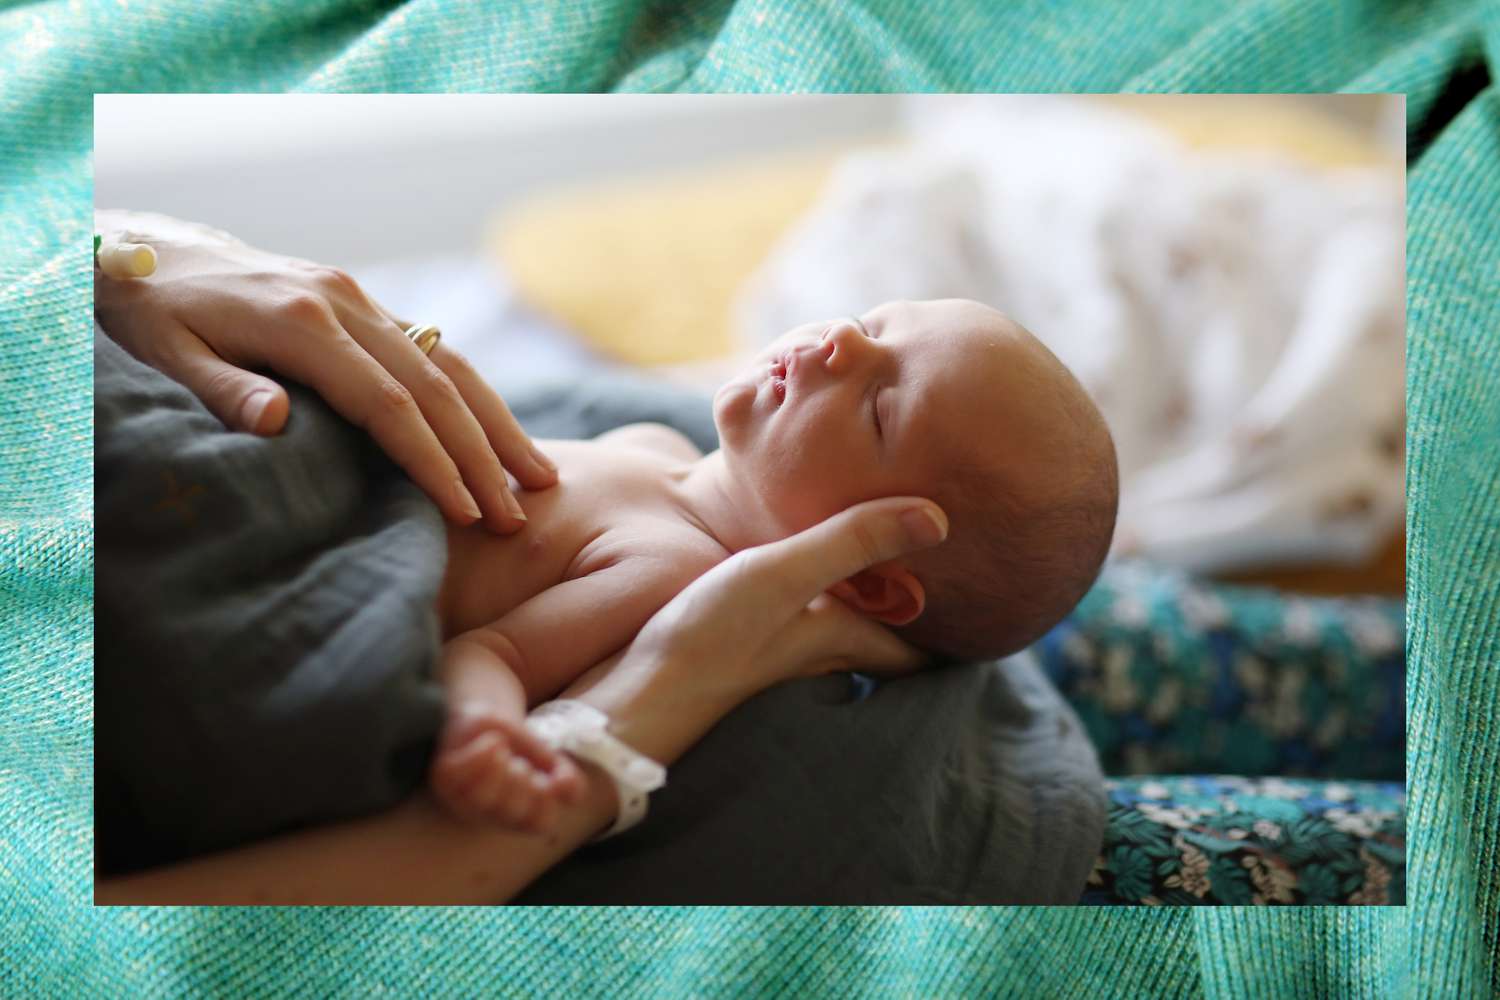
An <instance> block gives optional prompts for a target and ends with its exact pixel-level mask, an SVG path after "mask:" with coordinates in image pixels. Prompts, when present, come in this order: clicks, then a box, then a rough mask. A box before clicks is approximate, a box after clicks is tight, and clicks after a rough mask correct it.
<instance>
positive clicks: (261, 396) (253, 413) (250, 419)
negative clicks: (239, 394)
mask: <svg viewBox="0 0 1500 1000" xmlns="http://www.w3.org/2000/svg"><path fill="white" fill-rule="evenodd" d="M271 395H272V393H271V390H269V389H257V390H256V391H255V392H252V393H251V394H250V395H248V396H246V397H245V401H244V402H243V403H241V404H240V420H242V421H243V422H244V425H245V429H246V430H248V431H250V432H251V433H254V431H255V429H256V428H257V427H259V426H260V418H261V414H263V413H265V412H266V407H267V406H269V405H270V403H271Z"/></svg>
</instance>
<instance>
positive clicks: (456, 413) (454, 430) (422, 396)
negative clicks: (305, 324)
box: [334, 279, 526, 533]
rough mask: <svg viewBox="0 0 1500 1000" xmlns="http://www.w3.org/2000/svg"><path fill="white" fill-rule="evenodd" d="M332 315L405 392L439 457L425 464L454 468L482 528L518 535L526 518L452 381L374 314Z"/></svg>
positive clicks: (352, 310) (344, 311) (338, 308)
mask: <svg viewBox="0 0 1500 1000" xmlns="http://www.w3.org/2000/svg"><path fill="white" fill-rule="evenodd" d="M351 280H352V279H351ZM356 287H357V286H356ZM334 312H335V315H337V316H338V319H339V322H340V323H341V324H343V327H344V329H345V330H347V331H348V332H349V334H350V336H352V337H353V338H354V339H355V341H356V342H358V343H359V345H360V346H361V347H363V348H364V349H365V350H366V351H367V352H368V353H369V354H370V356H371V357H372V358H374V359H375V361H376V362H377V363H378V364H379V365H380V366H381V367H383V368H384V369H385V370H386V371H387V372H389V373H390V375H391V377H393V378H395V380H396V381H397V382H399V383H400V384H401V385H402V386H404V387H405V388H406V389H407V391H408V392H410V394H411V396H412V399H413V400H414V401H415V402H416V405H417V408H418V409H419V410H420V411H421V414H422V417H423V418H424V419H425V420H426V422H427V425H428V427H429V428H430V429H431V431H432V434H433V436H434V437H435V438H436V441H437V446H438V448H439V450H440V451H441V452H442V454H434V455H431V456H429V457H428V459H427V461H428V462H429V464H437V463H440V462H442V461H444V460H446V461H448V462H451V463H452V464H453V465H455V466H456V467H457V468H458V470H459V474H460V475H461V476H462V477H463V480H464V482H465V483H466V484H467V486H468V489H469V492H470V494H471V495H472V496H474V498H475V499H477V500H478V501H479V506H480V509H481V510H482V511H483V514H484V519H485V524H486V525H487V526H489V527H490V528H492V529H494V530H496V531H498V532H504V533H510V532H514V531H516V530H518V529H519V528H520V527H521V525H522V524H524V523H525V521H526V515H525V513H524V512H523V511H522V509H521V505H520V503H519V502H518V501H517V500H516V498H515V496H514V495H513V494H512V493H511V491H510V487H509V485H508V484H507V482H506V479H505V470H504V469H503V468H501V466H500V460H499V458H497V457H496V455H495V452H494V451H493V450H492V449H491V447H490V443H489V441H488V440H487V438H486V435H485V432H484V430H483V428H481V427H480V426H479V422H478V421H477V420H475V419H474V414H473V413H471V412H470V410H469V407H468V404H467V403H466V402H465V400H464V397H463V395H462V394H461V393H460V392H459V391H458V387H457V386H456V385H454V383H453V380H452V379H450V378H449V377H448V376H447V375H446V374H445V373H444V372H443V371H442V370H441V369H439V368H438V367H437V366H436V365H434V364H433V363H432V361H431V360H430V359H429V358H428V357H426V356H425V355H423V353H422V352H421V350H419V349H418V348H417V347H416V346H415V345H414V344H412V343H411V341H410V340H408V339H407V337H406V334H405V333H404V331H402V330H401V329H400V328H399V327H397V326H396V324H395V323H394V322H393V321H391V320H390V319H388V318H387V317H386V316H385V315H384V314H383V313H380V312H379V311H378V310H375V309H373V308H359V307H346V306H344V305H342V304H339V303H335V305H334Z"/></svg>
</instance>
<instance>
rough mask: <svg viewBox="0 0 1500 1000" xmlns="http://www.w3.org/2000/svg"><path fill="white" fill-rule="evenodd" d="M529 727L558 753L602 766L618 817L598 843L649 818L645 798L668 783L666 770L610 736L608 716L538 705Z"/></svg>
mask: <svg viewBox="0 0 1500 1000" xmlns="http://www.w3.org/2000/svg"><path fill="white" fill-rule="evenodd" d="M526 726H527V728H529V729H530V730H531V731H532V732H534V733H536V735H537V736H538V737H539V738H540V739H541V740H542V741H543V742H545V743H546V744H547V745H548V746H550V747H551V748H552V749H554V750H562V751H564V752H566V753H570V754H572V755H573V756H575V757H577V758H579V759H580V760H586V761H589V762H591V763H594V764H597V765H599V767H600V768H601V769H602V770H603V771H604V773H606V774H608V775H609V776H610V778H611V779H612V780H613V781H614V783H615V791H616V792H618V793H619V798H620V814H619V815H618V816H616V817H615V822H614V825H612V826H611V827H610V828H609V829H608V830H605V831H604V832H603V833H601V834H600V835H599V836H597V837H595V838H594V840H596V841H597V840H603V839H604V838H605V837H613V836H614V835H615V834H617V833H624V832H625V831H626V830H628V829H630V828H631V827H633V826H635V825H636V824H637V823H639V822H640V821H641V820H643V819H645V817H646V798H647V796H648V795H650V793H651V792H654V791H655V790H656V789H658V788H660V787H661V786H662V785H665V784H666V783H667V769H666V768H664V767H662V766H661V765H660V764H658V763H657V762H656V761H654V760H652V759H651V758H649V757H647V756H645V755H644V754H641V753H637V752H636V751H635V750H632V749H631V748H630V747H628V746H626V745H625V744H624V743H621V742H620V741H619V740H617V739H615V738H614V737H613V736H611V735H610V734H609V716H607V715H605V714H604V713H603V712H601V711H599V710H598V709H597V708H595V707H594V706H592V705H587V704H584V703H583V702H581V701H574V700H572V699H568V698H564V699H562V700H559V701H549V702H547V703H546V704H543V705H538V706H537V707H536V708H534V709H532V710H531V712H530V714H528V715H527V716H526Z"/></svg>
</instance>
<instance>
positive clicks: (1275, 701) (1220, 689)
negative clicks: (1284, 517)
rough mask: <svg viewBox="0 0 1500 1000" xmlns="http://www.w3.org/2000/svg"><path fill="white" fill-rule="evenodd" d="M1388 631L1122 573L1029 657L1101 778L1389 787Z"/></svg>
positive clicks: (1397, 657)
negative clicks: (1327, 781)
mask: <svg viewBox="0 0 1500 1000" xmlns="http://www.w3.org/2000/svg"><path fill="white" fill-rule="evenodd" d="M1404 616H1405V602H1404V601H1403V600H1402V599H1401V598H1387V597H1344V598H1326V597H1323V598H1319V597H1302V596H1293V595H1287V594H1284V593H1282V592H1279V591H1276V590H1272V589H1269V588H1260V587H1244V586H1228V585H1223V584H1216V583H1213V582H1210V581H1207V580H1203V579H1201V578H1197V577H1193V576H1190V575H1188V574H1185V573H1181V572H1176V571H1171V570H1164V569H1161V568H1159V567H1154V566H1150V565H1147V564H1143V563H1141V562H1135V561H1122V562H1119V563H1111V564H1110V565H1109V566H1108V568H1106V570H1105V572H1104V573H1103V574H1102V575H1101V577H1100V579H1099V582H1098V583H1097V584H1096V585H1095V586H1094V588H1093V589H1092V590H1091V591H1090V592H1089V593H1088V595H1087V596H1085V597H1084V599H1083V600H1082V601H1081V602H1080V603H1079V605H1078V607H1077V608H1076V609H1075V610H1074V612H1073V614H1072V615H1070V616H1069V617H1068V618H1067V619H1066V620H1064V621H1063V622H1062V623H1061V624H1059V625H1058V626H1057V627H1056V628H1054V629H1053V630H1052V631H1051V632H1050V633H1048V635H1046V636H1045V637H1044V638H1043V639H1042V640H1041V642H1039V643H1038V644H1037V645H1036V647H1035V648H1036V651H1037V653H1038V654H1039V655H1040V657H1041V660H1042V664H1043V667H1044V669H1045V670H1046V671H1047V673H1048V675H1049V676H1050V677H1051V678H1052V680H1053V682H1054V683H1055V684H1057V686H1058V688H1059V689H1060V690H1061V691H1062V692H1063V694H1064V695H1065V696H1066V697H1067V698H1068V700H1069V701H1070V702H1071V703H1072V705H1073V707H1074V708H1075V709H1076V710H1077V712H1078V715H1079V718H1080V719H1082V721H1083V724H1084V726H1085V727H1086V728H1087V729H1088V731H1089V735H1090V736H1091V737H1092V739H1093V741H1094V745H1095V746H1096V747H1097V749H1098V751H1099V757H1100V762H1101V763H1102V764H1103V766H1104V771H1105V773H1106V774H1184V773H1201V774H1212V773H1229V774H1239V775H1284V776H1292V775H1308V776H1319V777H1329V778H1340V779H1384V780H1404V779H1405V775H1406V766H1405V741H1406V711H1405V705H1406V684H1405V678H1406V654H1405V641H1404V640H1405V618H1404Z"/></svg>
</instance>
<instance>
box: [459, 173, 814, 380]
mask: <svg viewBox="0 0 1500 1000" xmlns="http://www.w3.org/2000/svg"><path fill="white" fill-rule="evenodd" d="M842 152H843V151H824V152H821V153H818V154H816V155H811V156H800V157H795V158H784V159H777V160H766V161H761V162H757V163H748V164H736V165H734V166H732V167H727V168H726V167H722V166H721V167H712V168H704V169H702V170H700V171H696V172H692V173H683V174H678V175H675V176H657V177H652V178H650V179H647V180H640V181H634V182H614V183H611V184H608V185H599V186H596V187H588V188H583V189H580V190H576V191H570V192H559V193H551V194H549V195H547V196H545V197H540V198H537V199H535V200H533V201H530V202H528V203H526V204H525V205H523V206H521V207H520V208H519V209H518V210H516V211H514V212H512V213H507V214H505V215H502V216H501V217H500V218H499V219H497V220H496V222H495V224H494V226H493V228H492V229H491V233H490V237H489V242H490V246H491V248H492V250H493V252H495V253H496V254H497V255H498V257H499V259H500V260H501V261H502V262H503V264H504V266H505V269H506V273H507V274H508V275H509V276H510V278H511V280H512V281H513V282H514V283H515V287H516V289H517V291H518V293H519V294H520V295H521V297H522V298H523V299H525V300H526V302H527V303H529V304H530V305H531V306H533V307H535V308H537V309H539V310H541V311H542V312H544V313H546V314H548V315H550V316H552V317H553V318H555V319H557V320H559V321H561V322H562V323H564V324H565V325H566V326H567V327H568V328H569V329H570V330H572V331H574V332H575V333H577V334H579V335H580V336H582V337H583V338H584V339H585V340H586V341H588V343H589V344H590V345H591V346H592V347H593V348H594V349H595V350H597V351H599V352H600V353H602V354H605V355H607V356H609V357H612V358H615V359H617V360H620V361H625V362H629V363H631V364H637V365H658V364H674V363H679V362H685V361H698V360H703V359H707V358H716V357H719V356H722V355H724V354H727V353H729V352H730V351H731V350H732V347H733V344H732V339H731V332H730V328H729V306H730V302H731V300H732V299H733V297H734V295H735V294H736V292H738V290H739V287H740V284H741V282H742V281H743V280H744V279H745V277H746V276H747V275H749V274H750V272H751V271H753V270H754V269H755V268H756V266H757V265H759V264H760V262H761V260H762V259H763V258H764V257H765V255H766V253H767V252H768V251H769V250H770V249H771V246H772V244H773V243H775V242H776V240H777V238H778V237H780V236H781V234H782V233H783V232H784V231H785V230H786V228H787V227H788V226H789V225H791V223H792V222H793V221H795V220H796V219H797V218H798V217H799V216H801V215H802V214H803V213H804V212H805V211H807V209H809V208H810V207H812V204H813V202H814V200H815V199H816V198H817V196H818V193H819V191H820V190H821V189H822V187H823V182H824V180H825V179H826V178H827V176H828V171H829V169H830V168H831V166H832V165H833V163H834V161H835V160H836V159H837V158H838V156H839V155H841V154H842Z"/></svg>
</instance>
